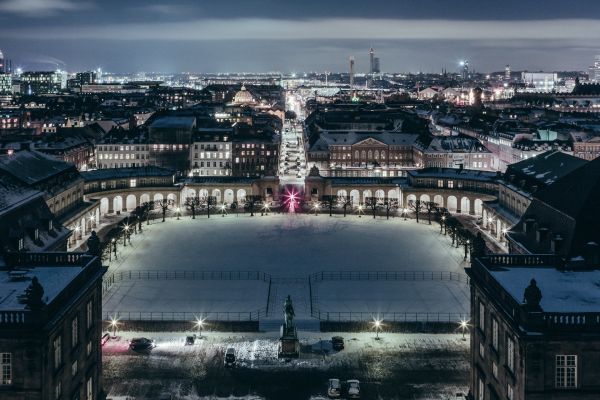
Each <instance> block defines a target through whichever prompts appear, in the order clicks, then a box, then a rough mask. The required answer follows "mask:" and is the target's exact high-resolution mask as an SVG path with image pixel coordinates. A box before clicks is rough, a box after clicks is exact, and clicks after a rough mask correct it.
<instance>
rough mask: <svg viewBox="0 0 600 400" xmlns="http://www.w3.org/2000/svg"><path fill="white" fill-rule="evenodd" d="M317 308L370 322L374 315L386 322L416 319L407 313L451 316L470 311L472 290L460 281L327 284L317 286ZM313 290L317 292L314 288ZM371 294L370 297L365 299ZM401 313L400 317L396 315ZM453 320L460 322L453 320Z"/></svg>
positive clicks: (331, 313)
mask: <svg viewBox="0 0 600 400" xmlns="http://www.w3.org/2000/svg"><path fill="white" fill-rule="evenodd" d="M315 286H316V289H317V294H316V296H315V297H316V298H317V299H318V302H317V305H316V307H317V308H318V309H319V310H320V311H325V312H328V313H329V314H330V318H333V317H334V315H333V314H335V312H342V313H347V312H352V313H362V314H361V315H360V317H361V318H360V319H363V320H371V319H372V317H371V315H374V316H377V317H378V318H381V319H384V320H392V319H397V320H403V319H406V318H408V319H413V318H416V316H414V317H413V316H412V315H404V313H409V314H411V313H418V314H430V315H431V318H434V315H435V314H440V318H444V317H448V316H449V314H454V313H460V314H463V315H466V314H468V312H469V304H470V303H469V301H470V296H469V287H468V285H467V284H465V283H464V282H457V281H419V282H418V283H416V282H414V281H400V282H385V281H376V282H373V281H368V282H356V281H351V282H349V281H335V282H332V281H327V282H319V283H318V285H315ZM313 290H314V289H313ZM365 293H368V294H369V295H368V296H365ZM397 314H399V315H397ZM358 317H359V316H356V315H355V316H354V318H353V319H358ZM453 320H454V321H456V320H459V319H458V318H454V319H453Z"/></svg>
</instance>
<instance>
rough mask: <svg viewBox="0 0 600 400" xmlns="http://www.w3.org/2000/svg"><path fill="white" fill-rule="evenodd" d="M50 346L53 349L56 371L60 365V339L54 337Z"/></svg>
mask: <svg viewBox="0 0 600 400" xmlns="http://www.w3.org/2000/svg"><path fill="white" fill-rule="evenodd" d="M52 345H53V347H54V369H58V367H60V366H61V364H62V337H61V336H58V337H56V339H54V341H53V343H52Z"/></svg>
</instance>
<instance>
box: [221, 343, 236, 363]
mask: <svg viewBox="0 0 600 400" xmlns="http://www.w3.org/2000/svg"><path fill="white" fill-rule="evenodd" d="M224 363H225V366H226V367H235V349H234V348H233V347H230V348H228V349H227V351H226V352H225V360H224Z"/></svg>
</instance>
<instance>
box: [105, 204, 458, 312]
mask: <svg viewBox="0 0 600 400" xmlns="http://www.w3.org/2000/svg"><path fill="white" fill-rule="evenodd" d="M131 242H132V246H129V245H128V246H127V247H123V246H122V244H121V245H120V246H119V258H118V260H117V261H116V262H115V261H113V262H112V263H111V265H110V269H109V272H108V274H109V275H110V274H111V273H112V272H115V271H141V270H161V271H165V270H168V271H173V270H186V271H234V270H238V271H262V272H265V273H267V274H270V275H271V276H272V282H273V284H272V288H271V303H270V304H271V305H272V307H271V310H273V312H271V314H270V315H269V318H272V319H276V320H280V319H281V311H280V310H281V305H282V304H283V300H284V298H285V296H287V295H288V294H289V295H291V297H292V300H293V302H294V305H295V308H296V318H297V319H299V320H309V319H311V316H310V295H309V285H308V277H309V275H311V274H313V273H317V272H320V271H445V272H453V273H459V274H463V273H464V266H465V265H466V264H465V262H464V261H463V252H462V249H456V248H452V247H451V246H450V239H449V237H448V236H444V235H440V234H439V227H438V226H437V225H428V224H427V223H426V222H425V223H420V224H417V223H416V222H415V221H414V220H409V221H404V220H402V219H401V218H392V219H390V220H386V219H385V218H382V217H378V218H377V219H373V218H371V217H369V216H366V215H365V216H363V217H362V218H358V217H357V216H356V215H350V216H348V217H346V218H344V217H342V216H334V217H329V216H328V215H326V214H322V215H319V216H315V215H306V214H304V215H301V214H296V215H289V214H285V215H274V214H272V215H269V216H260V215H256V216H254V217H250V216H249V215H247V214H246V215H244V214H240V215H228V216H226V217H224V218H223V217H220V216H212V217H211V218H210V219H207V218H206V216H202V217H198V218H197V219H195V220H193V219H191V218H189V217H183V218H182V219H181V220H176V219H174V218H171V219H168V220H167V222H165V223H161V222H154V223H153V224H151V225H150V226H144V232H143V233H141V234H137V235H133V236H132V238H131ZM167 282H168V283H167ZM121 285H122V286H118V285H115V287H114V288H115V289H118V290H115V291H114V293H113V289H111V291H110V292H109V293H108V295H107V300H106V303H105V308H106V309H107V310H108V309H110V310H109V311H111V312H117V311H119V310H135V309H136V308H141V307H146V310H145V311H160V310H159V309H157V310H154V308H155V307H156V308H160V309H162V310H167V309H179V308H180V307H184V308H186V310H187V309H189V310H193V311H198V310H203V309H213V308H215V307H218V308H219V310H218V311H231V312H238V311H245V310H248V309H256V308H260V307H264V303H265V302H266V300H265V299H266V297H265V296H266V294H265V292H264V290H265V289H263V288H264V285H261V284H260V283H259V282H249V281H244V282H240V281H202V282H201V281H193V282H186V281H185V280H177V281H160V282H147V281H142V280H140V281H128V282H126V283H121ZM164 285H167V286H164ZM340 285H341V286H340ZM348 285H349V286H352V290H347V288H348V287H349V286H348ZM316 286H317V287H316V290H317V291H318V301H319V302H320V309H321V310H322V311H362V312H373V313H377V312H381V311H386V312H400V311H402V312H404V311H412V312H433V313H435V312H455V313H463V312H465V311H466V310H468V293H467V289H466V286H465V285H464V283H463V284H459V283H458V282H431V281H430V282H428V281H415V282H399V281H391V282H390V281H376V282H372V281H367V282H363V281H361V282H353V283H351V284H350V283H348V282H345V281H342V282H335V283H334V282H328V281H327V282H326V281H322V282H319V283H318V285H316ZM195 288H197V289H195ZM206 288H210V289H206ZM203 289H206V290H208V292H210V294H209V293H207V292H206V291H203ZM399 293H400V294H401V295H399V296H396V295H397V294H399ZM205 294H206V296H205ZM338 294H339V296H338ZM229 297H231V299H230V300H226V299H229ZM250 298H252V299H253V300H249V299H250ZM392 298H394V300H393V301H391V299H392ZM259 304H262V305H260V306H259V307H256V306H257V305H259ZM158 306H160V307H158Z"/></svg>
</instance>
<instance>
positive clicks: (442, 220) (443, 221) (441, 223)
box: [440, 215, 446, 235]
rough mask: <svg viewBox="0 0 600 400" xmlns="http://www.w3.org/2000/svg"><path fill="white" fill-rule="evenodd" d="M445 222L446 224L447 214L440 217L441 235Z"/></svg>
mask: <svg viewBox="0 0 600 400" xmlns="http://www.w3.org/2000/svg"><path fill="white" fill-rule="evenodd" d="M445 224H446V216H445V215H442V218H441V219H440V235H441V234H442V229H443V228H444V225H445Z"/></svg>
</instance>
